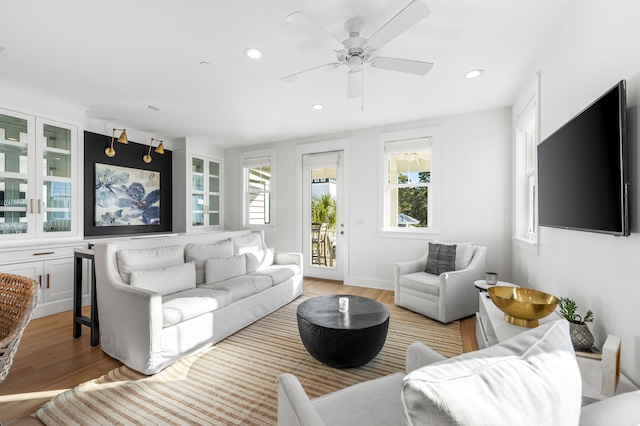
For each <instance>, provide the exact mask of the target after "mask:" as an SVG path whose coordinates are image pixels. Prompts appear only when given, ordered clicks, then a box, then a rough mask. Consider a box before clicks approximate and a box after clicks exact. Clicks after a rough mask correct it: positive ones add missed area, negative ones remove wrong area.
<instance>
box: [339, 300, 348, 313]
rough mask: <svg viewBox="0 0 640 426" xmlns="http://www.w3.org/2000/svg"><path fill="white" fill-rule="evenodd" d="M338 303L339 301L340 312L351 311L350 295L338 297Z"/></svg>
mask: <svg viewBox="0 0 640 426" xmlns="http://www.w3.org/2000/svg"><path fill="white" fill-rule="evenodd" d="M338 303H339V308H338V309H339V310H340V312H342V313H343V314H344V313H346V312H349V298H348V297H341V298H340V299H338Z"/></svg>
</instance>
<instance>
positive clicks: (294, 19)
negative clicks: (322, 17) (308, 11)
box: [286, 12, 345, 52]
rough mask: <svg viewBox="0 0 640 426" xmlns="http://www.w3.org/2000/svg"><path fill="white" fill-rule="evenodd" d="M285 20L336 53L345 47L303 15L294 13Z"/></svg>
mask: <svg viewBox="0 0 640 426" xmlns="http://www.w3.org/2000/svg"><path fill="white" fill-rule="evenodd" d="M286 19H287V21H288V22H290V23H292V24H293V25H295V26H297V27H298V28H300V29H301V30H302V31H305V32H306V33H307V34H309V35H310V36H311V37H313V38H315V39H316V40H318V41H321V42H323V43H324V44H326V45H327V46H329V47H331V48H332V49H333V50H335V51H336V52H339V51H341V50H344V48H345V47H344V45H343V44H342V43H340V42H339V41H338V40H336V39H335V38H334V37H333V36H332V35H331V34H329V33H328V32H326V31H325V30H324V29H323V28H322V27H320V26H319V25H318V24H316V23H315V22H313V21H312V20H311V19H309V18H308V17H307V16H306V15H305V14H304V13H302V12H294V13H292V14H291V15H289V16H287V18H286Z"/></svg>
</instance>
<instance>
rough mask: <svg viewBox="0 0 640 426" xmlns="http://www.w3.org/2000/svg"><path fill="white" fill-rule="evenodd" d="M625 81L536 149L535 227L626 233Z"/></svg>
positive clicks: (619, 234)
mask: <svg viewBox="0 0 640 426" xmlns="http://www.w3.org/2000/svg"><path fill="white" fill-rule="evenodd" d="M626 113H627V98H626V82H625V81H624V80H622V81H620V82H619V83H618V84H616V85H615V86H614V87H613V88H612V89H611V90H609V91H607V93H605V94H604V95H602V96H601V97H600V98H598V99H597V100H596V101H595V102H593V103H592V104H591V105H589V106H588V107H587V108H585V109H584V110H583V111H582V112H581V113H580V114H578V115H576V116H575V117H574V118H573V119H571V120H570V121H569V122H568V123H566V124H565V125H563V126H562V127H561V128H560V129H558V130H557V131H556V132H554V133H553V134H552V135H551V136H549V137H548V138H546V139H545V140H544V141H543V142H542V143H540V144H539V145H538V214H539V216H538V223H539V224H540V226H548V227H553V228H563V229H573V230H579V231H588V232H599V233H604V234H612V235H618V236H628V235H629V215H628V194H627V192H628V180H627V159H626Z"/></svg>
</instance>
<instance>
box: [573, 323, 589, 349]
mask: <svg viewBox="0 0 640 426" xmlns="http://www.w3.org/2000/svg"><path fill="white" fill-rule="evenodd" d="M569 334H570V335H571V343H572V344H573V349H575V350H576V351H587V352H588V351H591V348H593V343H594V340H593V334H591V331H589V328H588V327H587V324H576V323H573V322H570V323H569Z"/></svg>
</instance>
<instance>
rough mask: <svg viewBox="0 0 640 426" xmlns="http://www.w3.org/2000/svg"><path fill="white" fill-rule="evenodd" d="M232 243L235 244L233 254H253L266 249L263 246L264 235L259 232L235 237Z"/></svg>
mask: <svg viewBox="0 0 640 426" xmlns="http://www.w3.org/2000/svg"><path fill="white" fill-rule="evenodd" d="M231 241H232V242H233V254H245V253H251V252H254V251H258V250H262V249H263V248H265V247H264V245H263V244H262V235H260V233H259V232H252V233H250V234H247V235H242V236H240V237H234V238H232V239H231Z"/></svg>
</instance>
